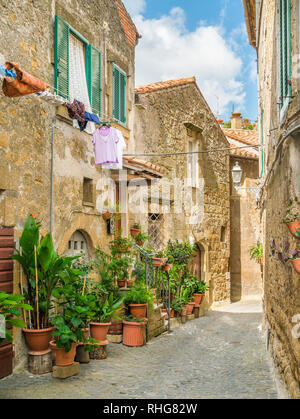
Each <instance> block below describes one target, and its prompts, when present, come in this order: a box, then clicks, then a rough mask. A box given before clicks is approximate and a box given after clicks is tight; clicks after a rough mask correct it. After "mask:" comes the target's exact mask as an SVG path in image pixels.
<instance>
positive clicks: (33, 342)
mask: <svg viewBox="0 0 300 419" xmlns="http://www.w3.org/2000/svg"><path fill="white" fill-rule="evenodd" d="M54 330H55V327H49V328H48V329H40V330H37V329H32V330H30V329H23V332H24V335H25V340H26V344H27V346H28V348H29V350H30V351H32V352H47V351H48V349H49V343H50V341H51V339H52V333H53V332H54Z"/></svg>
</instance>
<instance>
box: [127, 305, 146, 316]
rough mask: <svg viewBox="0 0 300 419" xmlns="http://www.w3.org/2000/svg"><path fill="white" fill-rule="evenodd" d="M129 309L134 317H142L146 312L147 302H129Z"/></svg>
mask: <svg viewBox="0 0 300 419" xmlns="http://www.w3.org/2000/svg"><path fill="white" fill-rule="evenodd" d="M129 310H130V314H131V315H132V316H133V317H135V318H136V319H144V318H145V317H146V313H147V304H129Z"/></svg>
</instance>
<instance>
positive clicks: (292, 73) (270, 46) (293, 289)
mask: <svg viewBox="0 0 300 419" xmlns="http://www.w3.org/2000/svg"><path fill="white" fill-rule="evenodd" d="M244 9H245V16H246V24H247V29H248V34H249V41H250V44H251V45H252V46H253V47H254V48H255V49H256V51H257V56H258V89H259V121H260V127H259V132H260V142H261V145H262V149H261V153H260V176H261V182H262V191H261V197H260V210H261V222H262V229H263V239H264V252H265V263H264V270H263V280H264V317H265V330H266V336H267V345H268V348H269V350H270V353H271V356H272V359H273V361H274V365H275V366H276V372H279V374H280V375H279V377H280V378H281V379H283V382H284V384H285V386H286V388H287V389H288V391H289V394H290V395H291V397H292V398H300V342H299V338H297V336H298V334H297V333H296V332H295V328H297V321H296V320H297V318H298V317H297V315H298V316H299V314H300V282H299V275H298V274H297V273H296V272H295V271H294V269H293V267H292V264H291V263H289V264H288V265H287V266H284V264H282V263H281V262H280V260H279V259H278V257H277V256H276V254H277V253H278V252H279V256H280V253H281V251H284V248H285V247H286V243H287V242H288V243H289V245H290V247H291V249H293V248H296V246H297V243H296V240H295V239H293V237H292V236H291V235H290V233H289V231H288V229H287V227H286V225H284V224H283V222H282V221H283V219H284V217H285V214H286V210H287V206H288V204H289V202H290V201H291V200H292V201H293V202H294V210H295V211H297V212H298V214H299V212H300V206H299V202H300V176H299V174H300V172H299V171H300V165H299V161H300V114H299V109H300V94H299V90H300V77H299V53H300V49H299V47H300V43H299V36H300V34H299V27H300V22H299V14H300V5H299V1H298V0H263V1H254V0H244ZM273 241H274V242H273ZM274 244H275V246H276V248H277V250H275V249H274ZM273 255H274V256H273Z"/></svg>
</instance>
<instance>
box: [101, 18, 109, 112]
mask: <svg viewBox="0 0 300 419" xmlns="http://www.w3.org/2000/svg"><path fill="white" fill-rule="evenodd" d="M107 28H108V24H107V23H104V25H103V61H104V66H103V79H104V80H103V90H102V91H103V99H102V103H103V115H104V118H107V115H106V31H107Z"/></svg>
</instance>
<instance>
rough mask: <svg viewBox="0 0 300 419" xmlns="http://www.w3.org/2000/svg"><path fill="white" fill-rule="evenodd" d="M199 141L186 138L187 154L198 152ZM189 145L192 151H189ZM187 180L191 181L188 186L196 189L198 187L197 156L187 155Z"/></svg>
mask: <svg viewBox="0 0 300 419" xmlns="http://www.w3.org/2000/svg"><path fill="white" fill-rule="evenodd" d="M199 144H200V143H199V140H198V139H194V138H189V137H188V145H187V151H188V152H193V153H194V152H195V153H196V151H199ZM190 145H192V147H191V148H192V149H191V150H190ZM187 178H188V179H190V180H191V182H190V183H191V184H190V186H192V187H193V188H197V187H198V186H199V154H188V158H187Z"/></svg>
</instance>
